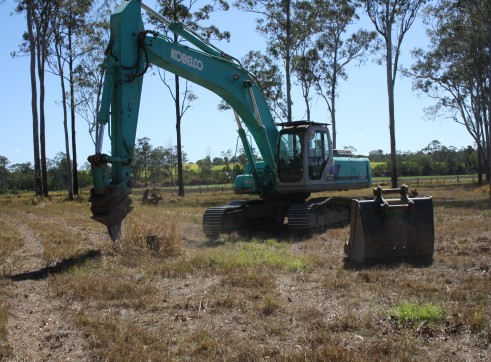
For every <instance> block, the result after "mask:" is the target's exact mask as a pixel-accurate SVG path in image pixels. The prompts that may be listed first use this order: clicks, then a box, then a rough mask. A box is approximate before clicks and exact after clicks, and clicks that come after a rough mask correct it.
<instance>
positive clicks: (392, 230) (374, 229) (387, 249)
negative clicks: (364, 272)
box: [345, 185, 435, 263]
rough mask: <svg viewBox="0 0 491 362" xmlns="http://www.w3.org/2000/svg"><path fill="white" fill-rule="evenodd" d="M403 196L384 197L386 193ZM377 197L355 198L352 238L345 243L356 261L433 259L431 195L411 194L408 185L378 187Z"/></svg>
mask: <svg viewBox="0 0 491 362" xmlns="http://www.w3.org/2000/svg"><path fill="white" fill-rule="evenodd" d="M395 193H399V194H400V198H395V199H384V198H383V196H382V195H383V194H395ZM374 195H375V199H373V200H354V201H353V204H352V209H351V229H350V239H349V242H348V243H346V245H345V253H346V255H347V257H348V259H349V260H351V261H354V262H356V263H365V262H392V261H399V260H408V259H410V260H414V261H418V260H421V261H425V262H428V261H431V260H432V258H433V251H434V242H435V232H434V223H433V201H432V197H431V196H424V197H409V196H408V187H407V186H406V185H403V186H401V187H400V188H396V189H385V190H384V189H382V188H381V187H380V186H379V187H377V188H375V189H374Z"/></svg>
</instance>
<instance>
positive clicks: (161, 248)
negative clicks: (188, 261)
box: [121, 212, 184, 257]
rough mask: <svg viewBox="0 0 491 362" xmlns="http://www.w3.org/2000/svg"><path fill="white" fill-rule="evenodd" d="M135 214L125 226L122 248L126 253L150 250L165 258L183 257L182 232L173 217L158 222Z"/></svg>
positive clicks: (128, 219)
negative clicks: (136, 250)
mask: <svg viewBox="0 0 491 362" xmlns="http://www.w3.org/2000/svg"><path fill="white" fill-rule="evenodd" d="M145 216H147V215H141V214H138V213H136V212H135V213H134V214H132V215H130V216H129V217H128V218H127V220H126V221H125V223H124V226H123V238H122V240H121V247H122V249H123V250H124V251H130V250H135V249H140V250H142V249H150V250H152V251H154V252H155V253H156V254H158V255H160V256H163V257H172V256H178V255H181V254H182V253H183V252H184V242H183V237H182V231H181V228H180V227H179V225H178V223H177V221H176V220H173V218H172V217H170V218H165V219H161V220H158V222H156V220H155V219H153V220H151V219H149V216H147V217H145Z"/></svg>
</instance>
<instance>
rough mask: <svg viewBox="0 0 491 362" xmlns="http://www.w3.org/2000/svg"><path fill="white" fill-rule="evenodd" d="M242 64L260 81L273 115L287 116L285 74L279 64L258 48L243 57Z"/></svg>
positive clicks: (279, 117)
mask: <svg viewBox="0 0 491 362" xmlns="http://www.w3.org/2000/svg"><path fill="white" fill-rule="evenodd" d="M242 64H243V66H244V67H245V68H246V69H247V70H248V71H249V72H250V73H251V74H253V75H254V77H255V78H256V79H257V81H258V82H259V85H260V87H261V90H262V91H263V93H264V96H265V98H266V101H267V102H268V105H269V108H270V110H271V111H272V115H273V117H274V118H277V119H285V118H287V109H286V99H285V96H284V93H283V75H282V74H281V70H280V68H279V67H278V65H277V64H276V63H275V62H274V61H273V60H272V59H271V57H270V56H268V55H266V54H263V53H261V52H260V51H257V50H251V51H249V52H248V53H247V54H246V55H245V56H244V57H243V58H242Z"/></svg>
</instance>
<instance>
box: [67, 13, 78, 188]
mask: <svg viewBox="0 0 491 362" xmlns="http://www.w3.org/2000/svg"><path fill="white" fill-rule="evenodd" d="M70 24H71V21H70ZM68 54H69V55H68V57H69V58H68V71H69V75H68V76H69V82H70V118H71V127H72V135H71V136H72V156H73V157H72V177H71V179H72V182H73V187H72V188H73V194H75V195H78V164H77V140H76V130H75V129H76V128H75V87H74V84H73V82H74V80H73V62H74V60H73V49H72V30H71V28H69V29H68Z"/></svg>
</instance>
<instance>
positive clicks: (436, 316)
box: [391, 302, 445, 322]
mask: <svg viewBox="0 0 491 362" xmlns="http://www.w3.org/2000/svg"><path fill="white" fill-rule="evenodd" d="M391 314H392V316H394V317H395V318H397V319H398V320H400V321H403V322H410V321H413V322H414V321H427V322H435V321H438V320H441V319H443V318H444V317H445V311H444V310H443V308H442V307H440V306H437V305H434V304H431V303H425V304H419V303H414V302H404V303H402V304H399V305H397V306H395V307H394V308H392V311H391Z"/></svg>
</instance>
